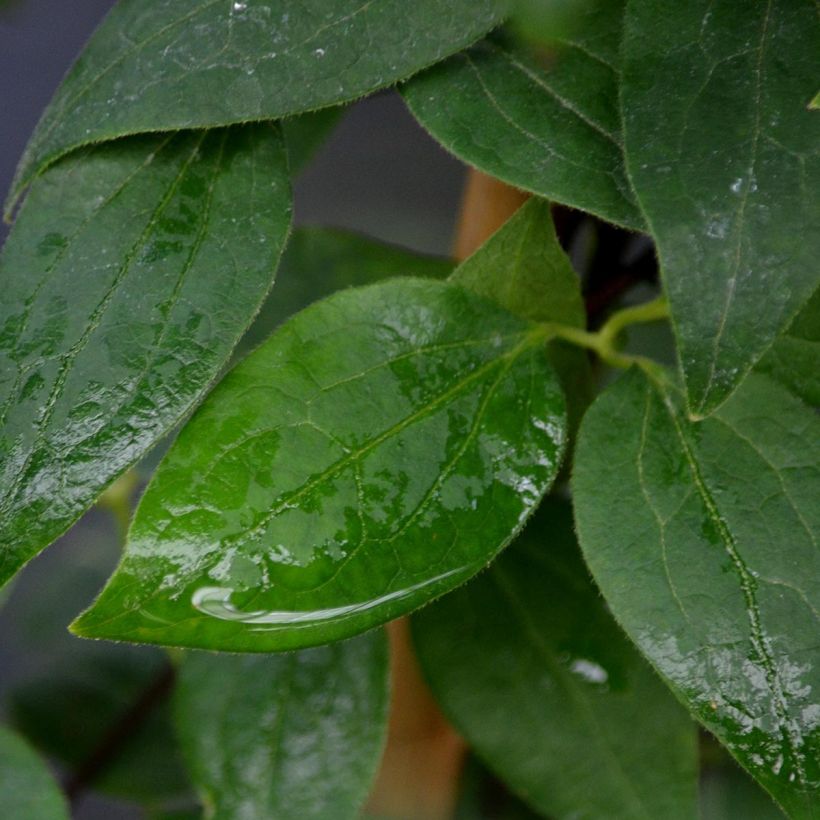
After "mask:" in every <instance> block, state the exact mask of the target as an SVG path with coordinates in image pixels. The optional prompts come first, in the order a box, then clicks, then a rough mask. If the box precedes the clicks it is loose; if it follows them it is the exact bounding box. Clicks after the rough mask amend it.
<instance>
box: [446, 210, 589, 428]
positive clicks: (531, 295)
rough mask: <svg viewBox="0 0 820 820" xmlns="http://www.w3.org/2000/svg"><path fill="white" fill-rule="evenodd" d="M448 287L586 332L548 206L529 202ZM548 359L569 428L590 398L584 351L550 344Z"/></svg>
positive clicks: (577, 288) (576, 283) (576, 286)
mask: <svg viewBox="0 0 820 820" xmlns="http://www.w3.org/2000/svg"><path fill="white" fill-rule="evenodd" d="M450 281H451V282H454V283H455V284H457V285H461V286H462V287H464V288H467V289H468V290H471V291H472V292H473V293H477V294H478V295H479V296H483V297H485V298H486V299H491V300H493V301H496V302H498V304H500V305H501V306H502V307H504V308H506V309H507V310H509V311H510V313H514V314H516V315H517V316H521V317H522V318H524V319H530V320H532V321H534V322H559V323H561V324H565V325H571V326H573V327H579V328H586V311H585V310H584V301H583V299H582V297H581V284H580V280H579V278H578V274H577V273H576V272H575V271H574V270H573V268H572V265H571V264H570V261H569V258H568V257H567V255H566V254H565V253H564V251H563V249H562V248H561V246H560V245H559V244H558V237H557V236H556V235H555V226H554V225H553V224H552V217H551V216H550V206H549V203H548V202H545V201H544V200H541V199H535V198H533V199H530V200H529V201H528V202H526V203H525V204H524V205H523V206H522V207H521V208H519V210H518V211H517V212H516V213H515V214H514V215H513V216H512V217H511V218H510V219H509V220H507V222H506V223H505V224H504V225H502V226H501V228H500V229H499V230H498V231H496V233H495V234H493V236H491V237H490V238H489V239H488V240H487V241H486V242H485V243H484V244H483V245H482V246H481V247H480V248H479V249H478V250H477V251H476V252H475V253H474V254H473V255H472V256H470V257H469V258H468V259H466V260H465V261H464V262H462V263H461V265H459V266H458V268H457V269H456V270H455V271H454V272H453V275H452V276H451V278H450ZM549 358H550V361H551V362H552V364H553V367H555V370H556V372H557V374H558V376H559V378H560V380H561V386H562V387H563V389H564V394H565V395H566V397H567V404H568V409H569V416H570V419H571V421H572V424H571V426H572V427H573V428H574V427H575V426H576V424H575V422H576V421H577V420H580V418H581V415H582V414H583V412H584V409H585V408H586V405H587V404H588V403H589V401H590V399H591V398H592V381H591V379H592V376H591V372H590V366H589V357H588V355H587V353H586V352H585V351H584V350H581V349H580V348H577V347H572V346H570V345H567V344H565V343H562V342H552V343H551V344H550V349H549Z"/></svg>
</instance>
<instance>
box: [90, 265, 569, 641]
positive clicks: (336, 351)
mask: <svg viewBox="0 0 820 820" xmlns="http://www.w3.org/2000/svg"><path fill="white" fill-rule="evenodd" d="M544 338H545V335H544V331H543V330H542V329H541V328H540V327H538V326H533V325H531V324H529V323H527V322H524V321H522V320H519V319H516V318H515V317H513V316H512V315H510V314H508V313H506V312H505V311H502V310H501V309H499V308H497V307H496V306H494V305H492V304H491V303H489V302H485V301H484V300H482V299H479V298H478V297H476V296H473V295H472V294H469V293H468V292H467V291H465V290H463V289H461V288H459V287H456V286H454V285H448V284H444V283H440V282H434V281H424V280H414V279H401V280H393V281H390V282H385V283H382V284H377V285H372V286H370V287H367V288H361V289H356V290H348V291H344V292H342V293H338V294H336V295H334V296H332V297H330V298H329V299H327V300H325V301H323V302H320V303H318V304H316V305H314V306H313V307H311V308H308V309H307V310H305V311H303V312H302V313H300V314H298V315H297V316H296V317H294V318H293V319H291V320H290V321H289V322H287V323H286V324H285V325H283V326H282V328H281V329H280V330H279V331H277V332H276V333H275V334H274V335H273V336H272V337H271V338H270V340H269V341H268V342H267V343H266V344H264V345H263V346H262V347H260V348H259V349H258V350H257V351H256V352H254V353H253V354H251V355H250V356H249V357H248V358H247V359H246V360H245V361H244V362H242V363H241V364H240V365H239V366H238V367H237V368H235V369H234V370H233V371H232V372H231V373H230V374H229V375H228V376H227V377H226V378H225V380H224V381H223V382H222V383H221V384H220V385H219V387H218V388H217V389H216V390H214V392H213V393H212V394H211V395H210V396H209V397H208V399H207V401H206V402H205V403H204V404H203V405H202V407H201V408H200V410H199V411H198V412H197V414H196V415H195V416H194V418H193V419H192V420H191V422H189V424H188V425H187V426H186V427H185V429H184V430H183V432H182V433H181V434H180V436H179V439H178V440H177V442H176V444H175V445H174V447H173V448H172V449H171V451H170V452H169V454H168V455H167V456H166V458H165V460H164V462H163V463H162V464H161V465H160V467H159V469H158V471H157V473H156V475H155V477H154V480H153V482H152V483H151V485H150V486H149V488H148V490H147V491H146V493H145V495H144V496H143V499H142V502H141V504H140V507H139V509H138V511H137V514H136V517H135V520H134V523H133V525H132V528H131V533H130V536H129V542H128V546H127V550H126V555H125V559H124V561H123V563H122V564H121V565H120V567H119V569H118V570H117V572H116V573H115V575H114V577H113V579H112V580H111V581H110V582H109V585H108V586H107V587H106V589H105V590H104V591H103V593H102V595H101V597H100V599H99V600H98V601H97V603H96V604H95V605H94V607H93V608H92V609H90V610H89V611H88V612H86V613H85V614H84V615H82V616H81V618H80V619H79V621H77V622H76V623H75V625H74V630H75V631H76V632H77V634H80V635H83V636H88V637H107V638H118V639H125V640H131V641H144V642H151V643H165V644H173V645H180V646H195V647H206V648H213V649H230V650H240V651H259V652H262V651H270V650H277V649H290V648H295V647H304V646H310V645H315V644H317V643H327V642H328V641H332V640H336V639H339V638H343V637H346V636H349V635H352V634H355V633H357V632H361V631H363V630H365V629H368V628H370V627H372V626H374V625H377V624H380V623H383V622H385V621H388V620H390V619H392V618H396V617H397V616H399V615H401V614H403V613H405V612H408V611H410V610H412V609H415V608H416V607H418V606H420V605H422V604H424V603H426V602H427V601H429V600H430V599H431V598H434V597H436V596H438V595H440V594H442V593H443V592H445V591H447V590H449V589H452V588H453V587H455V586H457V585H458V584H460V583H462V582H463V581H464V580H466V579H467V578H469V577H470V576H471V575H473V574H474V573H475V572H477V571H478V570H479V569H481V567H482V566H484V565H485V564H486V562H487V561H488V560H489V559H490V558H492V556H493V555H495V553H496V552H498V550H500V549H501V548H502V547H503V546H505V545H506V544H507V543H508V542H509V541H510V539H511V538H512V537H513V535H514V534H515V533H516V532H517V531H518V529H519V528H520V527H521V525H522V524H523V522H524V520H525V519H526V517H527V515H528V514H529V513H530V511H531V510H532V509H533V508H534V506H535V505H536V504H537V503H538V501H539V499H540V498H541V496H542V494H543V493H544V492H545V491H546V490H547V488H548V487H549V485H550V483H551V482H552V480H553V479H554V477H555V474H556V472H557V469H558V466H559V461H560V456H561V452H562V448H563V443H564V438H565V418H564V415H565V414H564V402H563V397H562V396H561V393H560V389H559V387H558V385H557V381H556V377H555V375H554V374H553V372H552V370H551V368H550V366H549V363H548V362H547V360H546V356H545V355H544Z"/></svg>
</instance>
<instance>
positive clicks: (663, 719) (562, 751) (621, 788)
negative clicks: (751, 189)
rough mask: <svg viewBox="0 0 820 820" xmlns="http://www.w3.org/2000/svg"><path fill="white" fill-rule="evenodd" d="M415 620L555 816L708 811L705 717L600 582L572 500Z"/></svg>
mask: <svg viewBox="0 0 820 820" xmlns="http://www.w3.org/2000/svg"><path fill="white" fill-rule="evenodd" d="M412 625H413V637H414V640H415V645H416V649H417V651H418V655H419V660H420V661H421V664H422V668H423V670H424V673H425V676H426V678H427V680H428V681H429V682H430V685H431V687H432V689H433V693H434V695H435V696H436V699H437V700H438V702H439V703H440V704H441V705H442V708H443V709H444V710H445V712H446V713H447V714H448V716H449V717H450V719H451V720H452V721H453V723H454V725H455V726H456V728H457V729H458V730H459V732H460V733H461V734H462V735H463V736H464V737H465V738H466V739H467V741H468V742H469V743H470V745H471V746H472V748H473V749H475V751H476V752H477V753H478V754H479V755H480V756H481V757H482V758H483V759H484V760H485V761H486V762H487V763H488V765H489V766H490V767H491V768H492V769H493V770H494V771H495V772H497V773H498V775H499V776H500V777H501V778H502V779H503V780H504V781H505V782H506V783H508V784H509V785H510V786H511V787H512V789H513V790H514V791H516V792H517V793H518V794H519V795H520V796H521V797H523V798H524V799H525V800H526V801H527V802H528V803H530V804H531V805H532V806H533V807H534V808H535V809H537V810H538V811H539V812H541V813H542V814H544V816H550V817H553V816H554V817H584V818H590V820H592V819H593V818H600V820H615V818H621V819H622V820H635V818H646V820H654V818H658V817H663V818H664V820H673V819H674V818H680V820H690V818H692V817H693V816H694V815H695V814H696V801H695V798H696V788H695V786H696V783H695V773H696V770H697V753H696V744H695V740H696V733H695V731H694V728H695V727H694V724H693V723H692V721H691V720H690V719H689V716H688V715H687V714H686V712H685V710H683V709H682V708H681V707H680V706H679V704H678V703H677V702H676V701H675V699H674V698H673V697H672V695H671V694H670V693H669V692H668V690H667V689H666V687H665V686H664V685H663V684H662V683H661V681H660V680H658V678H657V676H656V675H655V673H654V672H653V671H652V669H651V668H650V667H649V666H648V665H647V664H646V662H645V661H644V660H643V658H641V656H640V655H639V654H638V652H637V651H636V650H635V649H634V648H633V647H632V645H631V644H630V643H629V641H627V640H626V638H625V637H624V636H623V633H622V632H621V630H620V629H619V627H618V626H617V624H616V623H615V622H614V621H613V620H612V617H611V616H610V615H609V613H608V612H607V610H606V608H605V606H604V605H603V603H602V601H601V599H600V596H599V594H598V591H597V590H596V589H595V588H594V587H593V585H592V584H591V583H590V581H589V579H588V573H587V572H586V569H585V567H584V565H583V561H582V560H581V557H580V554H579V552H578V548H577V545H576V543H575V538H574V536H573V533H572V514H571V511H570V508H569V506H568V505H567V504H565V503H563V502H558V501H555V500H552V499H547V500H546V501H545V502H544V503H543V504H542V506H541V509H539V511H538V513H537V514H536V515H535V516H533V518H532V519H531V521H530V522H529V524H528V525H527V528H526V529H525V530H524V532H523V534H522V535H521V536H520V537H519V539H518V541H516V543H515V544H513V546H511V547H510V548H509V549H508V550H507V551H506V552H505V553H504V554H503V555H502V556H501V557H500V558H499V559H498V560H497V561H496V562H495V563H493V564H492V566H490V568H489V569H488V570H487V571H486V572H485V573H483V574H482V575H481V576H479V577H478V578H476V579H475V580H473V581H471V582H470V583H469V584H467V585H465V586H464V587H462V588H461V589H459V590H458V591H456V592H454V593H452V594H451V595H447V596H446V597H445V598H443V599H442V600H441V601H440V602H439V603H437V604H435V605H434V606H431V607H428V608H427V609H425V610H423V611H422V612H420V613H418V614H417V615H415V616H414V617H413V620H412ZM511 704H514V706H513V707H512V708H510V705H511ZM636 738H639V742H636Z"/></svg>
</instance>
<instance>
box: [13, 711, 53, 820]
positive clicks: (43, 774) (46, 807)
mask: <svg viewBox="0 0 820 820" xmlns="http://www.w3.org/2000/svg"><path fill="white" fill-rule="evenodd" d="M0 806H2V807H3V814H4V815H5V816H6V817H13V818H14V820H68V806H67V805H66V803H65V800H64V799H63V795H62V793H61V792H60V790H59V789H58V788H57V784H56V783H55V782H54V779H53V778H52V776H51V774H50V772H49V771H48V769H47V768H46V765H45V763H44V762H43V761H42V760H40V758H39V757H38V756H37V755H36V754H35V753H34V751H33V750H32V749H30V748H29V746H28V744H27V743H25V742H24V741H23V740H22V738H19V737H18V736H17V735H15V734H14V733H13V732H10V731H9V730H8V729H5V728H3V727H2V726H0Z"/></svg>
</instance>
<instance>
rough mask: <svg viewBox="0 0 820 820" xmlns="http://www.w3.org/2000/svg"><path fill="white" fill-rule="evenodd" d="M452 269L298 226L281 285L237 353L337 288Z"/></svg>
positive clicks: (444, 262) (445, 262)
mask: <svg viewBox="0 0 820 820" xmlns="http://www.w3.org/2000/svg"><path fill="white" fill-rule="evenodd" d="M452 270H453V263H452V262H451V261H450V260H449V259H442V258H440V257H435V256H423V255H422V254H418V253H413V252H412V251H408V250H405V249H404V248H399V247H396V246H394V245H387V244H385V243H383V242H379V241H377V240H375V239H370V238H368V237H365V236H360V235H359V234H355V233H350V232H348V231H341V230H336V229H333V228H316V227H302V228H297V229H296V230H295V231H294V232H293V233H292V234H291V236H290V239H288V244H287V246H286V248H285V252H284V253H283V254H282V262H281V263H280V265H279V270H278V272H277V274H276V289H275V290H274V291H273V292H271V293H270V294H268V298H267V300H266V301H265V304H264V305H262V308H261V309H260V311H259V315H258V316H257V317H256V319H255V320H254V323H253V324H252V325H251V327H250V329H249V330H248V332H247V333H246V334H245V336H244V337H243V339H242V342H241V343H240V344H239V346H238V348H237V352H242V351H244V352H247V351H248V350H250V349H252V348H254V347H256V346H257V345H259V344H260V343H261V342H263V341H264V340H265V339H267V338H268V336H270V334H271V333H272V332H273V331H274V330H276V328H277V327H279V325H281V324H282V322H284V321H285V320H286V319H289V318H290V317H291V316H293V314H294V313H297V312H298V311H300V310H302V308H306V307H307V306H308V305H309V304H311V303H312V302H315V301H317V300H319V299H321V298H322V297H324V296H329V295H330V294H331V293H334V292H335V291H337V290H342V289H343V288H350V287H358V286H360V285H370V284H372V283H374V282H379V281H381V280H383V279H385V278H387V277H390V276H396V275H401V276H422V277H431V278H433V279H444V278H445V277H446V276H447V275H448V274H449V273H451V271H452Z"/></svg>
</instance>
